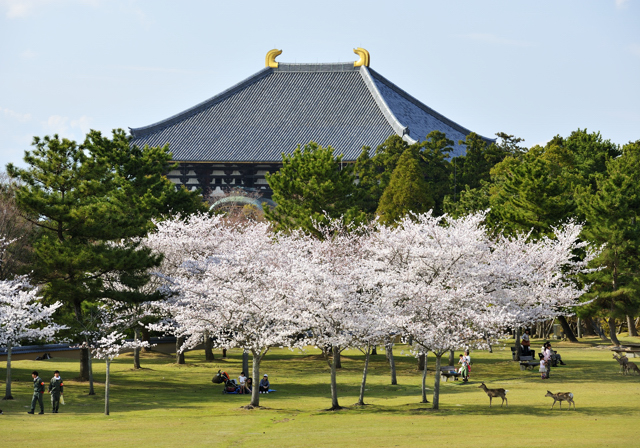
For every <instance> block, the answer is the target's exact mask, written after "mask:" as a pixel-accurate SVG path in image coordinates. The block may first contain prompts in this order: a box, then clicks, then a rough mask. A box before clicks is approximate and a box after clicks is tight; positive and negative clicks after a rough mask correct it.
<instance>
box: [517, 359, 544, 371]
mask: <svg viewBox="0 0 640 448" xmlns="http://www.w3.org/2000/svg"><path fill="white" fill-rule="evenodd" d="M538 365H540V363H539V362H537V361H536V360H534V359H533V356H521V357H520V370H526V369H531V370H533V368H534V367H535V366H538Z"/></svg>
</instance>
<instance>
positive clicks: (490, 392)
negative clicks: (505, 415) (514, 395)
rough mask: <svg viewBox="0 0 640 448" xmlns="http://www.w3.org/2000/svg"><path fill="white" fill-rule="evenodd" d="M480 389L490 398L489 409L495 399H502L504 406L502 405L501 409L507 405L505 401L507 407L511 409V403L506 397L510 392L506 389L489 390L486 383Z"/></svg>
mask: <svg viewBox="0 0 640 448" xmlns="http://www.w3.org/2000/svg"><path fill="white" fill-rule="evenodd" d="M478 388H480V389H482V390H484V391H485V392H486V393H487V396H488V397H489V407H491V401H492V400H493V398H494V397H500V398H502V404H501V405H500V407H502V405H503V404H504V403H505V401H506V402H507V407H509V401H508V400H507V397H506V395H507V392H509V391H508V390H505V389H489V388H487V386H485V384H484V383H482V384H481V385H479V386H478Z"/></svg>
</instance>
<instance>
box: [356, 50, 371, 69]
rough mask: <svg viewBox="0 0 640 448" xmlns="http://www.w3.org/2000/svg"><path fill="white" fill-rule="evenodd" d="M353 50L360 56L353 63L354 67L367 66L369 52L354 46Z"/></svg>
mask: <svg viewBox="0 0 640 448" xmlns="http://www.w3.org/2000/svg"><path fill="white" fill-rule="evenodd" d="M353 52H354V53H355V54H357V55H358V56H360V59H359V60H357V61H356V62H354V63H353V66H354V67H362V66H363V65H364V66H365V67H369V52H368V51H367V50H365V49H364V48H360V47H358V48H354V49H353Z"/></svg>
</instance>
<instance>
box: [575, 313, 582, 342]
mask: <svg viewBox="0 0 640 448" xmlns="http://www.w3.org/2000/svg"><path fill="white" fill-rule="evenodd" d="M576 328H577V330H578V338H582V319H580V318H579V317H578V323H577V324H576Z"/></svg>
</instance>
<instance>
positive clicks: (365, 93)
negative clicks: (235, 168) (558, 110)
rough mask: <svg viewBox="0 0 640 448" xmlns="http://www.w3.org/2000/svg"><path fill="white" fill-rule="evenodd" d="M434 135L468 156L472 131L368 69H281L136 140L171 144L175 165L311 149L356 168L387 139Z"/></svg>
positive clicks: (263, 158) (268, 158)
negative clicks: (312, 145)
mask: <svg viewBox="0 0 640 448" xmlns="http://www.w3.org/2000/svg"><path fill="white" fill-rule="evenodd" d="M432 130H440V131H443V132H445V133H446V134H447V136H448V137H449V138H450V139H451V140H453V141H454V142H455V143H456V147H454V154H456V155H457V154H458V153H463V152H464V147H461V146H459V145H457V142H458V140H459V139H464V136H465V135H467V134H468V133H469V131H468V130H467V129H465V128H463V127H461V126H459V125H457V124H455V123H453V122H452V121H450V120H448V119H446V118H444V117H442V116H441V115H439V114H438V113H437V112H435V111H433V110H431V109H430V108H428V107H427V106H425V105H424V104H422V103H420V102H419V101H417V100H416V99H414V98H413V97H412V96H410V95H409V94H407V93H406V92H404V91H403V90H401V89H399V88H398V87H397V86H395V85H394V84H393V83H391V82H389V81H388V80H386V79H385V78H383V77H382V76H380V75H379V74H378V73H376V72H375V71H373V70H371V69H368V68H367V67H365V66H362V67H353V63H349V64H339V63H338V64H286V63H280V64H279V67H278V68H265V69H263V70H261V71H259V72H258V73H256V74H255V75H253V76H251V77H250V78H247V79H246V80H244V81H242V82H241V83H239V84H237V85H235V86H233V87H231V88H230V89H228V90H226V91H224V92H222V93H221V94H219V95H216V96H214V97H213V98H210V99H209V100H207V101H204V102H202V103H200V104H198V105H196V106H194V107H192V108H191V109H188V110H186V111H184V112H181V113H179V114H177V115H174V116H173V117H170V118H167V119H166V120H163V121H160V122H158V123H155V124H152V125H150V126H146V127H141V128H133V129H131V135H132V136H133V143H134V144H136V145H139V146H143V145H151V146H159V145H164V144H166V143H169V149H170V150H171V152H172V153H173V160H175V161H184V162H187V161H189V162H198V161H201V162H205V161H212V162H280V161H281V160H282V153H283V152H284V153H291V152H292V151H293V150H294V149H295V147H296V146H297V145H298V144H301V145H304V144H306V143H309V142H310V141H314V142H316V143H318V144H320V145H322V146H329V145H331V146H332V147H334V148H335V150H336V153H337V154H339V153H343V154H344V156H345V157H344V160H355V159H356V158H357V157H358V156H359V155H360V152H361V150H362V147H363V146H370V147H372V148H375V147H376V146H378V145H379V144H381V143H382V142H383V141H384V140H385V139H386V138H387V137H389V136H390V135H393V134H398V135H403V134H404V136H405V139H406V140H408V141H410V142H413V141H415V140H424V138H425V137H426V135H427V134H428V133H429V132H430V131H432Z"/></svg>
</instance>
